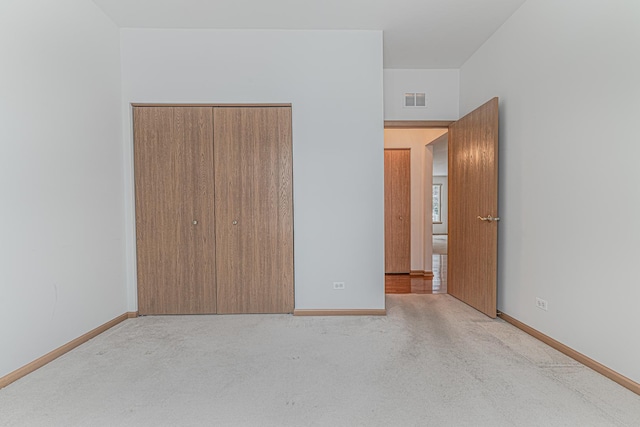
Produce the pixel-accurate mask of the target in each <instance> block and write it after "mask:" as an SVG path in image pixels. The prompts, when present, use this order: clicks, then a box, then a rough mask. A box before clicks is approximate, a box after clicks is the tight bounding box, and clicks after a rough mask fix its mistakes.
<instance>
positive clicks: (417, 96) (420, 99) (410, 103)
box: [404, 92, 427, 108]
mask: <svg viewBox="0 0 640 427" xmlns="http://www.w3.org/2000/svg"><path fill="white" fill-rule="evenodd" d="M404 106H405V108H426V107H427V96H426V94H425V93H424V92H411V93H405V94H404Z"/></svg>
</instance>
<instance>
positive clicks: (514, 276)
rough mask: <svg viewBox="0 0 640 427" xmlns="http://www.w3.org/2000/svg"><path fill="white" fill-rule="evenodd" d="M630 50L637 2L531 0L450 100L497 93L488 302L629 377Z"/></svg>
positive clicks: (632, 371)
mask: <svg viewBox="0 0 640 427" xmlns="http://www.w3.org/2000/svg"><path fill="white" fill-rule="evenodd" d="M638 52H640V3H639V2H632V1H621V0H617V1H607V2H603V1H592V0H590V1H583V0H567V1H563V2H562V3H561V4H560V3H559V2H557V1H553V0H537V1H527V2H526V3H525V4H524V5H523V6H522V7H521V8H520V9H519V10H518V11H517V12H516V13H515V14H514V15H513V16H512V17H511V18H510V19H509V20H508V21H507V22H506V23H505V24H504V26H503V27H501V28H500V29H499V30H498V31H497V32H496V33H495V34H494V35H493V36H492V37H491V38H490V39H489V40H488V41H487V42H486V43H485V44H484V45H483V46H482V48H481V49H480V50H479V51H478V52H476V54H474V55H473V56H472V57H471V58H470V59H469V60H468V61H467V63H466V64H464V66H463V67H462V69H461V108H460V112H461V115H462V114H465V113H467V112H469V111H470V110H472V109H473V108H475V107H476V106H478V105H480V104H481V103H483V102H485V101H487V100H488V99H490V98H491V97H493V96H499V97H500V108H501V117H500V120H501V125H500V138H501V141H500V144H501V147H500V164H501V166H500V174H501V176H500V202H499V203H500V217H501V218H502V221H501V222H500V229H499V283H498V290H499V301H498V308H499V309H500V310H501V311H503V312H505V313H507V314H509V315H511V316H513V317H515V318H517V319H519V320H521V321H523V322H524V323H526V324H528V325H530V326H532V327H534V328H536V329H538V330H540V331H542V332H543V333H545V334H547V335H549V336H551V337H553V338H555V339H557V340H559V341H560V342H562V343H564V344H567V345H568V346H570V347H572V348H574V349H575V350H577V351H579V352H581V353H584V354H586V355H587V356H589V357H591V358H593V359H595V360H596V361H598V362H600V363H603V364H604V365H606V366H608V367H610V368H612V369H614V370H616V371H618V372H620V373H621V374H623V375H625V376H627V377H629V378H631V379H632V380H634V381H636V382H640V364H639V363H638V360H640V340H638V339H637V337H638V325H640V310H639V309H638V302H639V301H640V286H638V259H639V255H640V251H639V249H638V244H639V243H640V225H639V224H640V222H639V221H638V218H640V191H639V190H638V183H639V182H640V168H639V167H638V159H640V143H639V141H640V131H639V128H638V124H637V122H638V117H640V103H639V102H638V99H640V84H638V76H639V75H640V55H638ZM603 176H606V177H607V178H606V179H603V178H602V177H603ZM603 208H604V209H603ZM604 223H606V224H607V226H606V227H602V225H603V224H604ZM605 229H606V231H605ZM536 297H541V298H544V299H546V300H547V301H548V303H549V311H547V312H545V311H542V310H540V309H537V308H536V307H535V298H536Z"/></svg>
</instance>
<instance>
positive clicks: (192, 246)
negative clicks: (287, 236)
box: [134, 107, 216, 315]
mask: <svg viewBox="0 0 640 427" xmlns="http://www.w3.org/2000/svg"><path fill="white" fill-rule="evenodd" d="M212 113H213V110H212V108H210V107H136V108H135V109H134V162H135V164H134V167H135V191H136V235H137V260H138V310H139V313H140V314H143V315H145V314H205V313H215V312H216V283H215V242H214V237H215V235H214V224H215V221H214V219H215V218H214V209H213V201H214V195H213V177H214V175H213V167H212V166H213V146H212V143H213V122H212ZM194 221H195V222H196V223H194Z"/></svg>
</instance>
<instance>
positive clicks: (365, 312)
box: [293, 308, 387, 316]
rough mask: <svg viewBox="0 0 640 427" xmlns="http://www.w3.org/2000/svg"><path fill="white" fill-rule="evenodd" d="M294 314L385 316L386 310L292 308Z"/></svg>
mask: <svg viewBox="0 0 640 427" xmlns="http://www.w3.org/2000/svg"><path fill="white" fill-rule="evenodd" d="M293 315H294V316H386V315H387V310H386V309H384V308H381V309H364V310H360V309H356V310H298V309H295V310H293Z"/></svg>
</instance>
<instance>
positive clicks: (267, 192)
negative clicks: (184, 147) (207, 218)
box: [214, 107, 294, 313]
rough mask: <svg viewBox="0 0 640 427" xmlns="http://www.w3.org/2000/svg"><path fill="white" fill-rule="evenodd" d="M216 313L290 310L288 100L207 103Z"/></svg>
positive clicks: (291, 227)
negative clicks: (282, 104)
mask: <svg viewBox="0 0 640 427" xmlns="http://www.w3.org/2000/svg"><path fill="white" fill-rule="evenodd" d="M214 159H215V209H216V245H217V251H216V268H217V284H218V307H217V308H218V313H289V312H291V311H293V305H294V300H293V196H292V195H293V189H292V142H291V108H290V107H220V108H218V107H216V108H214Z"/></svg>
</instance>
